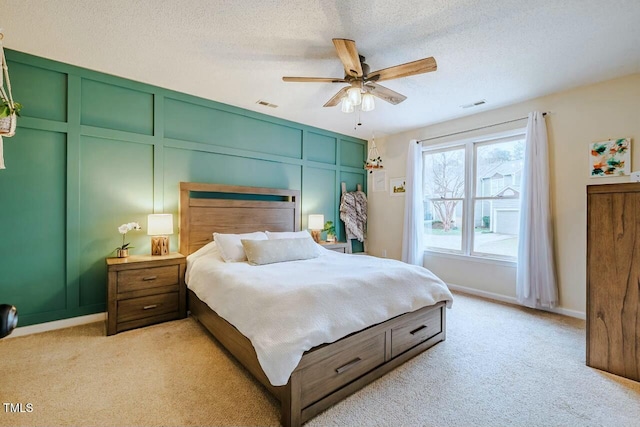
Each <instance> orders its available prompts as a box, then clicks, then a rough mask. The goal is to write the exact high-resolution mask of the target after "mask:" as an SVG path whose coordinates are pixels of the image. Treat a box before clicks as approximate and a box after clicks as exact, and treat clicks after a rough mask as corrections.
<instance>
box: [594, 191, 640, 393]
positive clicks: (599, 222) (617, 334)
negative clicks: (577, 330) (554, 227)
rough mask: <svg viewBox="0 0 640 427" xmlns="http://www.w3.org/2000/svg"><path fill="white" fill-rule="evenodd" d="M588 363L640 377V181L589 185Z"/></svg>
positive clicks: (602, 368)
mask: <svg viewBox="0 0 640 427" xmlns="http://www.w3.org/2000/svg"><path fill="white" fill-rule="evenodd" d="M587 365H588V366H591V367H593V368H597V369H601V370H603V371H607V372H611V373H612V374H616V375H620V376H623V377H626V378H630V379H632V380H636V381H640V183H625V184H605V185H590V186H587Z"/></svg>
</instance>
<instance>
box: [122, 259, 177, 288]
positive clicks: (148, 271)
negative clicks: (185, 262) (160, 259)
mask: <svg viewBox="0 0 640 427" xmlns="http://www.w3.org/2000/svg"><path fill="white" fill-rule="evenodd" d="M179 283H180V266H178V265H167V266H164V267H147V268H141V269H137V270H123V271H119V272H118V293H119V294H122V293H125V292H133V291H139V290H142V289H149V288H160V287H163V286H171V285H175V290H176V291H177V290H178V284H179Z"/></svg>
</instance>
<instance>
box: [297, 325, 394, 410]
mask: <svg viewBox="0 0 640 427" xmlns="http://www.w3.org/2000/svg"><path fill="white" fill-rule="evenodd" d="M384 345H385V334H384V333H382V334H378V335H375V336H373V337H371V338H369V339H367V340H364V341H362V342H361V343H359V344H356V345H354V346H349V347H347V348H345V349H344V350H343V351H340V352H338V353H335V354H333V355H331V356H329V357H327V358H326V359H323V360H321V361H319V362H318V363H315V364H313V365H311V366H309V367H308V368H305V369H303V370H302V372H301V382H302V384H303V386H302V396H301V403H302V407H305V406H307V405H310V404H311V403H313V402H315V401H317V400H319V399H321V398H323V397H324V396H326V395H328V394H330V393H331V392H333V391H335V390H337V389H338V388H340V387H342V386H343V385H346V384H348V383H350V382H351V381H353V380H355V379H356V378H358V377H360V376H361V375H364V374H366V373H367V372H369V371H370V370H372V369H374V368H375V367H377V366H379V365H382V364H383V363H384V348H385V347H384Z"/></svg>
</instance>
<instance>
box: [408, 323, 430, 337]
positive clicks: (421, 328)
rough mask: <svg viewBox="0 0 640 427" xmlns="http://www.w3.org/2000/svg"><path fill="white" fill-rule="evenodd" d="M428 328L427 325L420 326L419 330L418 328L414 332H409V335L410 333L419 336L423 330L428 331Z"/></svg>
mask: <svg viewBox="0 0 640 427" xmlns="http://www.w3.org/2000/svg"><path fill="white" fill-rule="evenodd" d="M427 327H428V326H427V325H422V326H420V327H419V328H416V329H414V330H413V331H411V332H409V333H410V334H411V335H415V334H417V333H418V332H420V331H421V330H423V329H427Z"/></svg>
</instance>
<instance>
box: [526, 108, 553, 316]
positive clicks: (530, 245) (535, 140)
mask: <svg viewBox="0 0 640 427" xmlns="http://www.w3.org/2000/svg"><path fill="white" fill-rule="evenodd" d="M525 143H526V148H525V156H524V170H523V173H522V185H521V196H520V197H521V201H520V241H519V244H518V272H517V282H516V297H517V300H518V302H519V303H520V304H522V305H525V306H527V307H532V308H536V307H548V308H551V307H554V306H555V305H556V304H557V302H558V288H557V285H556V274H555V266H554V261H553V258H554V257H553V235H552V233H553V227H552V224H551V209H550V206H549V156H548V147H547V146H548V144H547V127H546V124H545V119H544V115H543V114H542V113H541V112H539V111H535V112H533V113H529V121H528V122H527V135H526V141H525Z"/></svg>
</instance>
